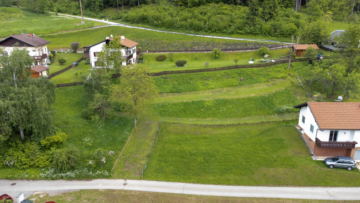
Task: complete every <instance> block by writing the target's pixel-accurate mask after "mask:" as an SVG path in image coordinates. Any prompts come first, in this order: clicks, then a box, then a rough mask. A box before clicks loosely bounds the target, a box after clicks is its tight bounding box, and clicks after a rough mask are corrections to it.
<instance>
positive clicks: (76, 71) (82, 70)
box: [51, 61, 91, 84]
mask: <svg viewBox="0 0 360 203" xmlns="http://www.w3.org/2000/svg"><path fill="white" fill-rule="evenodd" d="M90 71H91V66H90V65H89V64H85V61H81V62H80V63H79V64H78V65H77V66H75V67H74V68H70V69H69V70H67V71H65V72H63V73H61V74H59V75H57V76H55V77H53V78H51V80H54V81H55V83H56V84H60V83H70V82H79V81H82V78H81V77H82V76H83V75H86V74H87V73H89V72H90Z"/></svg>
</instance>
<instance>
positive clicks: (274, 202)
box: [28, 190, 353, 203]
mask: <svg viewBox="0 0 360 203" xmlns="http://www.w3.org/2000/svg"><path fill="white" fill-rule="evenodd" d="M28 199H30V200H32V201H33V202H35V201H36V202H48V201H55V202H57V203H67V202H79V203H80V202H114V203H122V202H128V203H140V202H144V203H146V202H149V203H150V202H151V203H153V202H157V203H168V202H174V203H180V202H186V203H219V202H226V203H243V202H251V203H304V202H307V203H320V202H322V203H325V202H331V203H338V201H330V200H296V199H274V198H243V197H241V198H240V197H217V196H203V195H198V196H195V195H183V194H171V193H158V192H139V191H128V190H81V191H76V192H68V193H63V194H60V195H55V196H50V195H43V194H34V195H32V196H31V197H29V198H28ZM342 202H348V201H342ZM351 202H353V201H351Z"/></svg>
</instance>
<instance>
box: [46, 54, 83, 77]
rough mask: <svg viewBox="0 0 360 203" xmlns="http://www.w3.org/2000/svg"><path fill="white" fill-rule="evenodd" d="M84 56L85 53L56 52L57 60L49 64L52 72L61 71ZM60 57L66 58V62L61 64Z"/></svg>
mask: <svg viewBox="0 0 360 203" xmlns="http://www.w3.org/2000/svg"><path fill="white" fill-rule="evenodd" d="M81 57H83V54H75V53H56V56H55V61H54V63H52V64H51V65H50V66H49V72H50V74H52V73H55V72H57V71H60V70H62V69H64V68H66V67H68V66H70V65H71V64H72V63H74V62H75V61H77V60H79V59H80V58H81ZM59 59H65V60H66V62H65V63H64V64H63V65H60V63H59Z"/></svg>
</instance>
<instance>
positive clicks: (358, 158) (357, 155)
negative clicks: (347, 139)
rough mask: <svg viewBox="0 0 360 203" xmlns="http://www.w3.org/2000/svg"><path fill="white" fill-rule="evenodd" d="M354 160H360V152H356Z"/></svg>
mask: <svg viewBox="0 0 360 203" xmlns="http://www.w3.org/2000/svg"><path fill="white" fill-rule="evenodd" d="M354 159H355V160H360V150H355V155H354Z"/></svg>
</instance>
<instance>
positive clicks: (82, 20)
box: [79, 0, 85, 24]
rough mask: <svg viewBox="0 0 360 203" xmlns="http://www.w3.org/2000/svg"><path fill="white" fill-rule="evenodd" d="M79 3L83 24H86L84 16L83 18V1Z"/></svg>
mask: <svg viewBox="0 0 360 203" xmlns="http://www.w3.org/2000/svg"><path fill="white" fill-rule="evenodd" d="M79 2H80V12H81V24H85V22H84V16H83V10H82V6H81V0H79Z"/></svg>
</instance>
